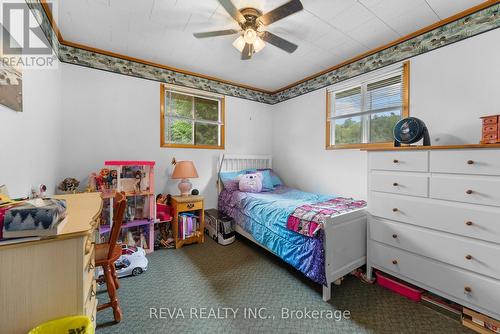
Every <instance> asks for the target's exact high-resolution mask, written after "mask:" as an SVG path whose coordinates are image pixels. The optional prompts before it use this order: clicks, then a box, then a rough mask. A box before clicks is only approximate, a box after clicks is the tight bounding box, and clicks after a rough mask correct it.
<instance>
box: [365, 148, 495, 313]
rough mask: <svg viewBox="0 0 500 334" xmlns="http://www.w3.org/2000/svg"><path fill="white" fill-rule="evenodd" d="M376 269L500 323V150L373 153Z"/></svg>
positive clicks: (371, 248) (371, 260)
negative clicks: (499, 320)
mask: <svg viewBox="0 0 500 334" xmlns="http://www.w3.org/2000/svg"><path fill="white" fill-rule="evenodd" d="M368 174H369V175H368V245H367V247H368V248H367V252H368V254H367V255H368V259H367V271H368V276H369V277H371V276H372V270H373V269H374V268H376V269H380V270H381V271H384V272H387V273H389V274H391V275H393V276H395V277H398V278H400V279H403V280H405V281H407V282H410V283H412V284H414V285H417V286H420V287H422V288H424V289H426V290H429V291H431V292H433V293H436V294H438V295H441V296H442V297H445V298H448V299H450V300H453V301H455V302H457V303H459V304H461V305H464V306H467V307H469V308H471V309H473V310H476V311H478V312H481V313H484V314H486V315H488V316H491V317H493V318H496V319H500V145H465V146H435V147H418V148H414V147H406V148H405V147H403V148H394V149H385V150H382V149H380V150H368Z"/></svg>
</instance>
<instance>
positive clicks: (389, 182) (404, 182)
mask: <svg viewBox="0 0 500 334" xmlns="http://www.w3.org/2000/svg"><path fill="white" fill-rule="evenodd" d="M370 189H371V190H374V191H382V192H387V193H393V194H400V195H412V196H421V197H427V195H428V177H427V176H426V175H418V174H415V175H409V174H405V173H397V172H396V173H391V172H372V173H371V174H370Z"/></svg>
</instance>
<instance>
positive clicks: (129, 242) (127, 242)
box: [124, 230, 135, 247]
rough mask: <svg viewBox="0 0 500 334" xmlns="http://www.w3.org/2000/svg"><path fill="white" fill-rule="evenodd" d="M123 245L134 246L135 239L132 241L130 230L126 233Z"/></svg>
mask: <svg viewBox="0 0 500 334" xmlns="http://www.w3.org/2000/svg"><path fill="white" fill-rule="evenodd" d="M124 244H125V245H127V246H132V247H134V246H135V239H134V235H133V234H132V231H130V230H128V231H127V234H126V237H125V242H124Z"/></svg>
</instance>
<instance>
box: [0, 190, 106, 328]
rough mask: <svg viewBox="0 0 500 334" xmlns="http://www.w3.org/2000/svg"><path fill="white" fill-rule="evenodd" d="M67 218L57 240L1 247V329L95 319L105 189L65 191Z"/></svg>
mask: <svg viewBox="0 0 500 334" xmlns="http://www.w3.org/2000/svg"><path fill="white" fill-rule="evenodd" d="M56 198H61V199H65V200H66V203H67V214H68V222H67V223H66V225H65V226H64V227H63V228H62V231H61V233H60V234H58V235H57V236H55V237H52V238H46V239H41V240H36V241H28V242H22V243H16V244H8V245H0V268H1V269H0V310H1V312H0V333H10V334H17V333H27V332H28V331H29V330H30V329H31V328H33V327H35V326H37V325H39V324H41V323H43V322H46V321H49V320H53V319H57V318H61V317H65V316H70V315H86V316H88V317H89V318H90V319H91V320H92V322H93V324H94V326H95V319H96V308H97V298H96V281H95V279H94V272H95V267H94V264H95V259H94V255H95V251H94V245H95V242H94V241H95V238H96V232H95V229H96V227H97V219H99V216H100V211H101V209H102V200H101V194H100V193H84V194H74V195H73V194H72V195H61V196H56Z"/></svg>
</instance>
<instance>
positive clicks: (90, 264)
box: [89, 262, 95, 272]
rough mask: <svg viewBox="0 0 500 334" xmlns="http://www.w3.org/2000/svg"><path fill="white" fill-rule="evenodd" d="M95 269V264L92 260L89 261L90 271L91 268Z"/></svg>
mask: <svg viewBox="0 0 500 334" xmlns="http://www.w3.org/2000/svg"><path fill="white" fill-rule="evenodd" d="M94 269H95V266H94V264H92V262H90V263H89V272H90V271H91V270H94Z"/></svg>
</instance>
